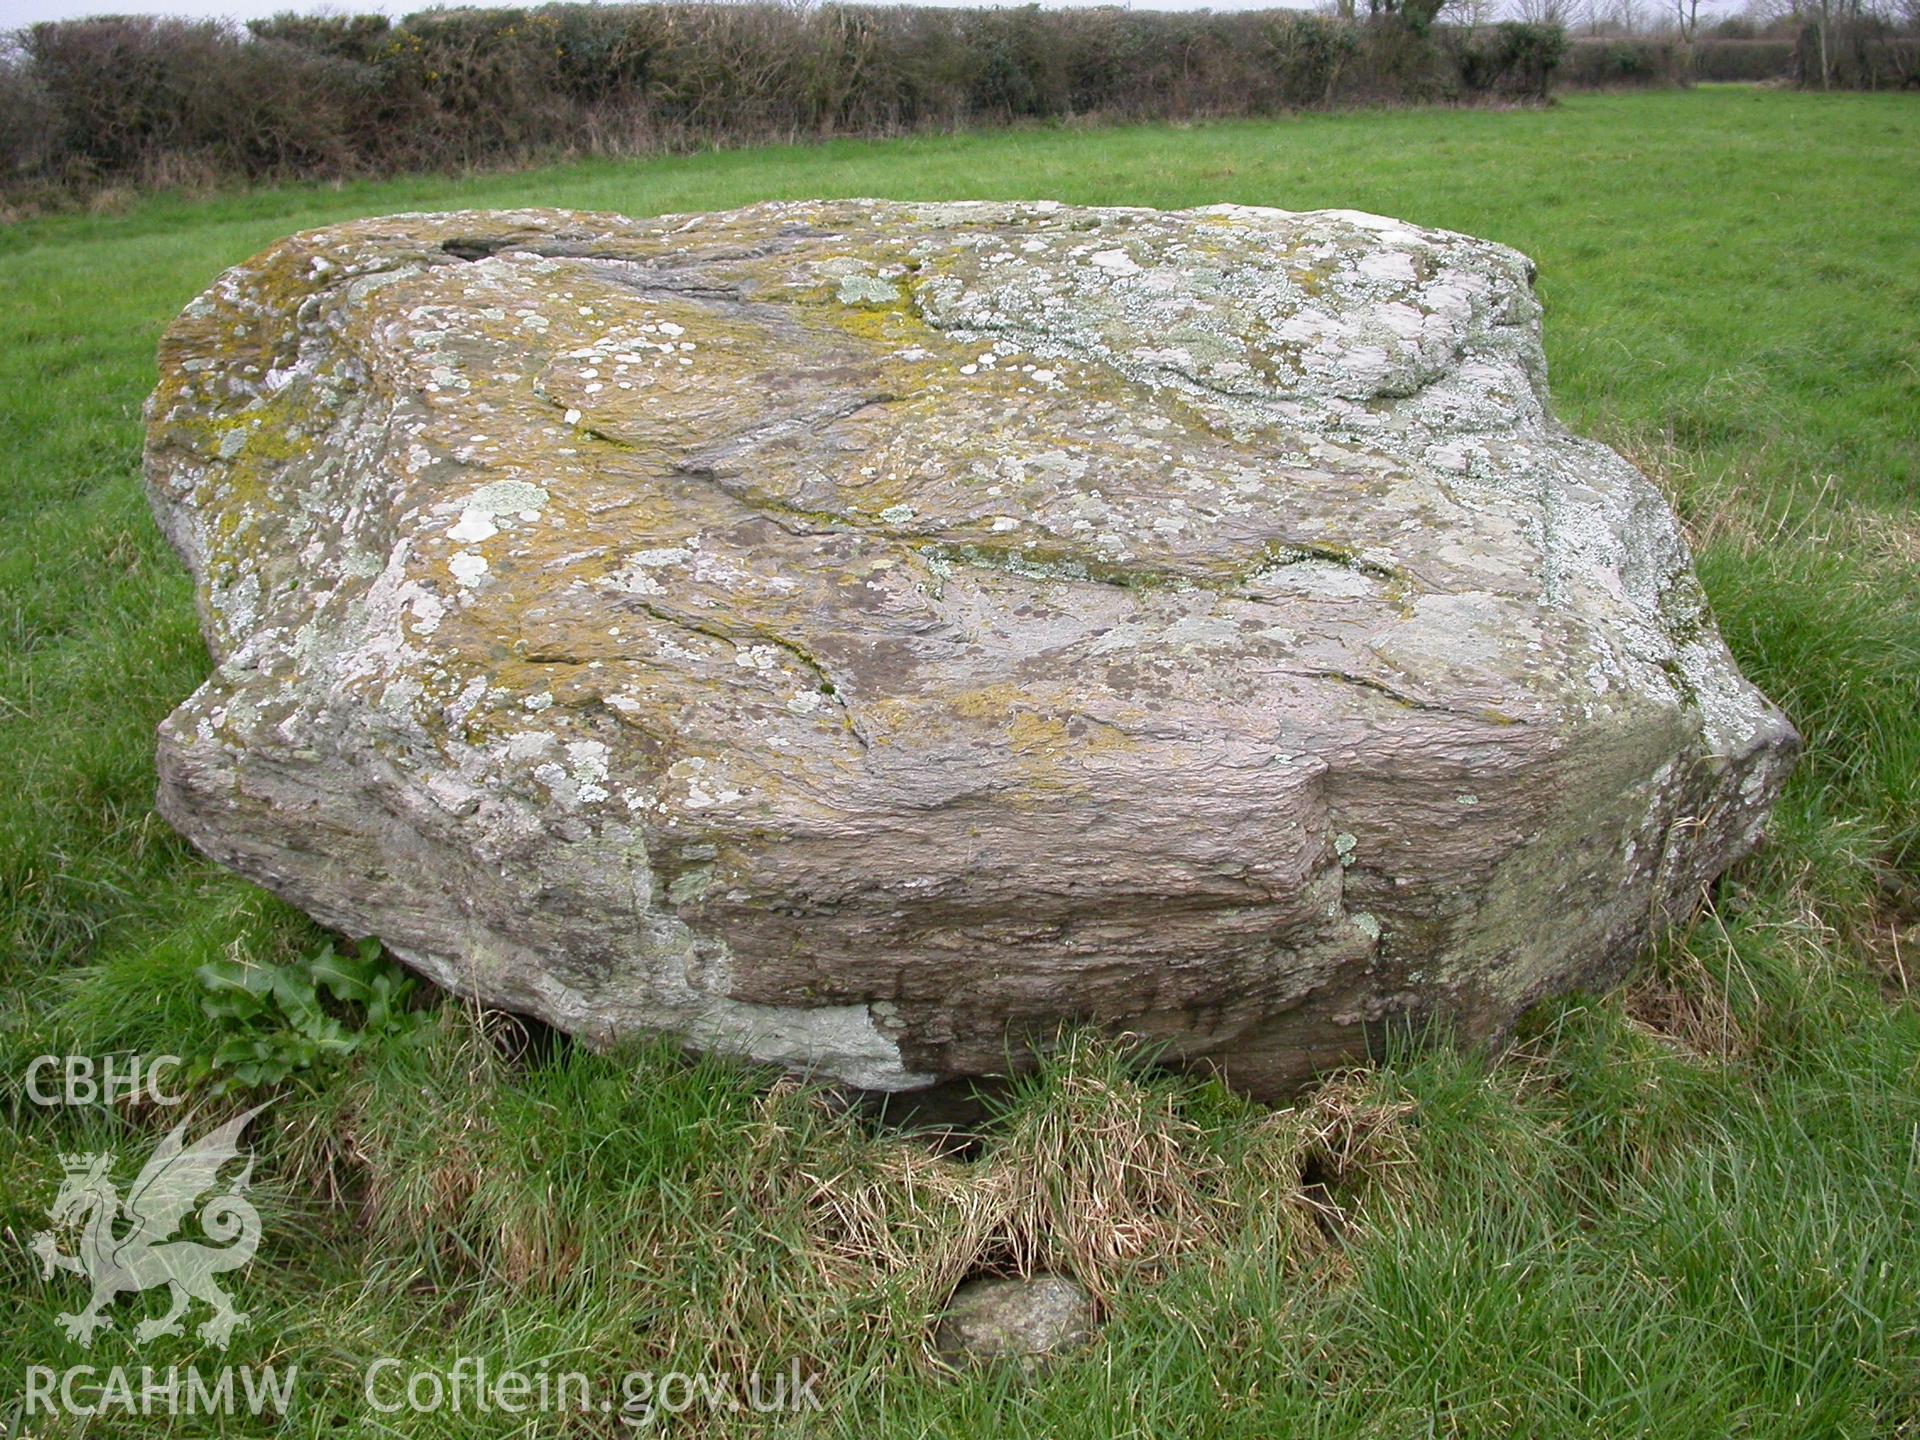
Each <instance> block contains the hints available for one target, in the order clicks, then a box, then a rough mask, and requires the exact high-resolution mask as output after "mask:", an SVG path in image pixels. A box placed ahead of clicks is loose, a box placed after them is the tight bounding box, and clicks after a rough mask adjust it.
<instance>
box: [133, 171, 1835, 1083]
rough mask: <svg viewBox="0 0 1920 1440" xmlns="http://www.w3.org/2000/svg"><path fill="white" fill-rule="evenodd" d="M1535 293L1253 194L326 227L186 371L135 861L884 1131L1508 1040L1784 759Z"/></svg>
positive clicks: (172, 390)
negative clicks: (1012, 1101) (766, 1080)
mask: <svg viewBox="0 0 1920 1440" xmlns="http://www.w3.org/2000/svg"><path fill="white" fill-rule="evenodd" d="M1531 278H1532V267H1531V265H1530V264H1529V262H1528V261H1527V260H1526V259H1525V258H1524V257H1522V256H1521V255H1519V254H1517V253H1515V252H1513V251H1511V250H1508V249H1504V248H1502V247H1500V246H1497V245H1493V244H1489V243H1486V242H1484V241H1479V240H1474V239H1470V238H1467V237H1464V236H1460V235H1454V234H1448V233H1444V232H1438V231H1432V230H1422V229H1416V228H1413V227H1411V226H1408V225H1404V224H1401V223H1399V222H1396V221H1393V220H1387V219H1382V218H1379V217H1375V216H1369V215H1361V214H1356V213H1351V212H1340V211H1329V212H1319V213H1311V214H1290V213H1287V212H1282V211H1272V210H1250V209H1242V208H1234V207H1215V208H1211V209H1206V210H1194V211H1186V212H1181V213H1177V214H1172V213H1161V212H1155V211H1148V210H1080V209H1072V208H1067V207H1063V206H1058V205H1051V204H1044V203H1041V204H1026V205H986V204H982V205H961V204H954V205H912V206H909V205H895V204H887V203H880V202H872V201H850V202H841V203H806V204H800V203H792V204H770V205H763V206H757V207H754V208H751V209H747V210H742V211H737V212H733V213H728V214H716V215H706V216H693V217H669V218H666V219H660V220H649V221H639V220H627V219H622V218H619V217H616V216H610V215H585V214H571V213H564V212H556V211H530V212H514V213H486V214H483V213H467V214H449V215H414V216H395V217H391V218H388V219H380V220H368V221H363V222H358V223H354V224H348V225H342V226H338V227H336V228H332V229H327V230H320V231H315V232H312V233H309V234H305V235H301V236H297V237H294V238H293V239H290V240H287V241H285V242H283V243H282V244H279V245H277V246H275V247H273V248H272V249H271V250H269V251H267V252H266V253H264V254H262V255H261V256H259V257H257V258H255V259H254V260H252V261H249V262H248V263H246V264H244V265H241V266H239V267H237V268H235V269H233V270H231V271H229V272H228V273H227V274H225V275H224V276H222V277H221V278H220V279H219V280H218V281H217V282H216V283H215V284H214V285H213V287H212V288H211V289H209V290H208V291H207V292H206V293H205V294H204V295H202V296H201V297H200V298H199V299H197V300H195V301H194V302H193V303H192V304H191V305H189V306H188V307H187V309H186V311H185V312H184V313H183V314H182V315H181V316H180V318H179V319H178V320H177V321H176V322H175V323H174V325H173V326H172V328H171V329H170V330H169V331H168V333H167V335H166V337H165V339H164V341H163V342H162V345H161V351H160V383H159V388H158V390H157V391H156V392H155V394H154V397H153V399H152V401H151V403H150V407H149V434H148V449H147V478H148V485H149V490H150V495H151V498H152V502H153V506H154V510H155V513H156V515H157V517H158V519H159V522H160V524H161V526H162V527H163V528H164V529H165V531H166V533H167V535H168V537H169V538H170V539H171V540H172V542H173V544H174V545H175V547H176V548H177V549H178V551H179V552H180V554H181V555H182V556H183V557H184V558H185V560H186V562H187V564H188V565H189V566H190V567H191V569H192V571H193V575H194V579H195V582H196V590H197V595H198V603H199V606H200V613H201V617H202V621H203V625H204V629H205V633H206V637H207V642H208V645H209V647H210V648H211V650H212V652H213V656H214V659H215V661H216V662H217V668H216V669H215V671H214V673H213V675H212V677H211V678H210V679H209V680H208V681H207V682H206V684H205V685H204V686H203V687H202V688H201V689H200V690H199V691H198V692H197V693H196V694H195V695H193V696H192V698H190V699H189V700H187V701H186V703H185V704H183V705H182V706H181V707H180V709H179V710H178V711H176V712H175V713H174V714H173V715H172V716H171V717H170V718H169V719H168V720H167V721H166V722H165V724H164V725H163V726H162V727H161V732H160V750H159V769H160V807H161V810H162V813H163V814H164V815H165V816H166V817H167V818H168V819H169V820H170V821H171V822H172V823H173V824H174V825H175V826H177V827H178V828H179V829H180V830H181V831H182V832H183V833H184V834H186V835H187V836H188V837H189V838H190V839H191V840H192V841H193V842H194V843H195V844H196V845H198V846H199V847H200V848H201V849H202V850H204V851H205V852H206V853H207V854H209V855H211V856H213V857H214V858H216V859H218V860H220V861H222V862H223V863H225V864H228V865H230V866H232V867H233V868H235V869H236V870H238V871H240V872H241V873H242V874H245V875H247V876H249V877H251V878H253V879H254V880H256V881H258V882H259V883H261V884H263V885H265V886H267V887H268V888H270V889H272V890H274V891H275V892H277V893H279V894H280V895H283V896H285V897H286V898H287V899H289V900H291V901H292V902H293V903H294V904H296V905H299V906H300V907H302V908H303V909H305V910H307V911H308V912H310V913H311V914H313V915H314V916H316V917H317V918H318V919H320V920H321V921H322V922H324V923H326V924H328V925H331V926H334V927H337V928H339V929H341V930H344V931H346V932H347V933H348V934H351V935H355V936H359V935H367V934H372V935H377V936H378V937H379V938H380V939H381V940H383V941H384V942H386V944H387V945H388V947H389V948H390V949H392V950H393V951H394V952H395V953H396V954H398V955H399V956H401V957H402V958H404V959H406V960H407V961H408V962H410V963H411V964H413V965H415V966H417V967H418V968H419V969H421V970H423V971H425V972H426V973H427V974H429V975H431V976H432V977H433V978H434V979H436V980H438V981H439V982H441V983H442V984H444V985H447V986H450V987H452V988H454V989H456V990H459V991H462V992H465V993H469V994H473V995H477V996H479V997H481V998H482V999H483V1000H485V1001H486V1002H488V1003H491V1004H494V1005H498V1006H502V1007H506V1008H510V1009H515V1010H520V1011H525V1012H532V1013H534V1014H537V1015H539V1016H541V1017H543V1018H545V1019H547V1020H549V1021H551V1022H553V1023H555V1024H557V1025H559V1026H561V1027H562V1028H564V1029H567V1030H569V1031H572V1032H575V1033H577V1034H580V1035H582V1036H585V1037H587V1038H588V1039H590V1040H593V1041H600V1040H608V1039H613V1038H617V1037H620V1036H623V1035H627V1034H632V1033H635V1032H667V1033H671V1034H674V1035H677V1036H680V1037H683V1038H684V1039H685V1040H686V1041H688V1042H689V1043H691V1044H694V1045H699V1046H708V1047H716V1048H720V1049H723V1050H726V1051H729V1052H733V1053H739V1054H744V1055H749V1056H753V1057H756V1058H759V1059H762V1060H768V1061H775V1062H780V1063H784V1064H788V1065H793V1066H799V1067H807V1068H811V1069H812V1070H813V1071H814V1072H815V1073H817V1074H820V1075H823V1076H825V1077H829V1078H834V1079H838V1080H841V1081H845V1082H848V1083H851V1084H854V1085H857V1086H862V1087H869V1088H876V1089H891V1090H906V1089H913V1088H916V1087H920V1086H924V1085H928V1084H931V1083H933V1082H936V1081H940V1080H946V1079H951V1078H953V1077H960V1076H970V1075H981V1074H988V1073H995V1072H1000V1071H1003V1070H1005V1069H1006V1068H1007V1066H1008V1064H1009V1062H1011V1063H1013V1064H1015V1065H1017V1064H1019V1063H1021V1061H1022V1059H1023V1057H1025V1056H1026V1055H1027V1054H1028V1053H1029V1050H1028V1048H1027V1047H1028V1045H1029V1042H1030V1041H1032V1040H1034V1039H1035V1037H1045V1036H1046V1035H1047V1034H1049V1033H1050V1032H1051V1031H1053V1030H1054V1029H1055V1028H1056V1027H1057V1026H1058V1024H1059V1023H1060V1022H1062V1021H1066V1020H1091V1021H1096V1022H1099V1023H1103V1024H1106V1025H1109V1026H1114V1027H1124V1028H1127V1029H1130V1030H1132V1031H1135V1032H1139V1033H1143V1034H1146V1035H1149V1036H1153V1037H1158V1038H1159V1039H1161V1040H1163V1041H1164V1042H1165V1044H1166V1047H1167V1053H1169V1054H1170V1055H1171V1056H1173V1057H1175V1058H1176V1059H1181V1060H1186V1061H1192V1062H1195V1063H1207V1064H1213V1065H1217V1066H1219V1067H1221V1068H1222V1069H1223V1070H1224V1071H1225V1073H1226V1075H1227V1078H1228V1079H1229V1080H1230V1081H1231V1082H1232V1083H1235V1084H1238V1085H1240V1086H1241V1087H1243V1088H1245V1089H1247V1090H1250V1091H1252V1092H1254V1093H1257V1094H1280V1093H1284V1092H1285V1091H1286V1090H1287V1089H1288V1088H1289V1087H1290V1086H1293V1085H1294V1084H1296V1083H1297V1082H1298V1081H1300V1080H1301V1079H1303V1078H1304V1077H1305V1076H1307V1075H1308V1074H1309V1073H1311V1072H1312V1071H1313V1070H1314V1069H1316V1068H1317V1067H1321V1066H1325V1065H1328V1064H1331V1063H1335V1062H1339V1061H1343V1060H1347V1059H1351V1058H1354V1057H1357V1056H1360V1055H1363V1054H1364V1053H1365V1052H1366V1050H1367V1049H1368V1047H1369V1045H1370V1044H1371V1043H1373V1042H1375V1041H1377V1039H1378V1038H1379V1036H1380V1034H1381V1033H1382V1029H1383V1027H1386V1026H1389V1025H1398V1024H1413V1025H1420V1024H1423V1023H1425V1022H1427V1021H1430V1020H1431V1021H1439V1022H1442V1023H1443V1024H1445V1025H1447V1026H1450V1027H1451V1028H1452V1029H1453V1030H1454V1031H1455V1033H1457V1034H1458V1035H1460V1036H1461V1037H1463V1038H1465V1039H1468V1040H1477V1039H1486V1038H1493V1037H1497V1036H1498V1035H1499V1034H1500V1033H1501V1032H1502V1031H1503V1030H1504V1028H1505V1027H1507V1026H1508V1025H1509V1024H1510V1023H1511V1021H1512V1020H1513V1019H1514V1018H1515V1017H1516V1015H1517V1014H1518V1013H1519V1012H1520V1011H1521V1010H1522V1009H1523V1008H1524V1007H1525V1006H1527V1005H1528V1004H1530V1003H1531V1002H1533V1001H1534V1000H1536V999H1538V998H1540V997H1541V996H1543V995H1545V994H1548V993H1550V992H1554V991H1558V990H1562V989H1565V988H1567V987H1569V986H1573V985H1576V984H1584V983H1598V982H1605V981H1607V980H1609V979H1611V978H1613V977H1616V976H1618V975H1619V974H1620V973H1621V972H1622V971H1623V970H1624V969H1625V967H1626V966H1627V965H1628V964H1629V962H1630V961H1631V960H1632V958H1633V957H1634V955H1635V954H1636V953H1637V952H1638V951H1639V950H1640V949H1641V947H1642V946H1643V944H1644V943H1645V942H1646V940H1647V938H1648V936H1649V934H1650V932H1651V931H1652V929H1653V928H1654V927H1656V926H1658V925H1659V924H1660V923H1662V921H1663V918H1664V917H1667V916H1669V915H1671V914H1674V913H1675V912H1677V911H1678V910H1680V909H1683V908H1685V907H1687V906H1688V905H1690V904H1691V903H1692V900H1693V897H1695V896H1696V895H1697V893H1698V890H1699V887H1700V885H1701V884H1702V883H1703V882H1704V881H1707V880H1709V879H1711V878H1712V877H1713V876H1714V875H1716V874H1717V873H1718V872H1719V871H1720V870H1721V869H1722V868H1723V867H1724V866H1725V865H1727V864H1728V863H1729V862H1730V861H1731V860H1733V859H1734V858H1736V857H1737V856H1739V855H1740V854H1741V853H1743V852H1744V851H1745V850H1746V849H1748V848H1749V847H1750V846H1751V845H1752V844H1753V843H1754V841H1755V839H1756V837H1757V834H1758V832H1759V829H1760V826H1761V824H1762V822H1763V820H1764V818H1765V816H1766V813H1767V810H1768V807H1769V805H1770V804H1771V802H1772V800H1773V797H1774V795H1775V793H1776V791H1777V789H1778V787H1779V784H1780V782H1781V779H1782V776H1783V774H1784V772H1785V770H1786V768H1787V766H1788V765H1789V764H1790V762H1791V758H1792V755H1793V752H1794V750H1795V748H1796V746H1797V738H1796V737H1795V736H1794V734H1793V731H1792V729H1791V727H1790V726H1789V725H1788V724H1787V723H1786V721H1785V720H1784V719H1783V718H1782V717H1781V715H1780V714H1779V713H1778V712H1777V711H1776V710H1775V709H1774V708H1773V707H1772V706H1771V705H1769V704H1768V703H1767V702H1766V700H1765V699H1764V698H1763V697H1762V696H1761V695H1760V694H1759V693H1758V692H1756V691H1755V690H1754V689H1753V688H1752V687H1751V686H1750V685H1748V684H1747V683H1746V682H1745V681H1744V680H1743V679H1742V678H1741V676H1740V675H1739V674H1738V672H1737V671H1736V670H1735V668H1734V665H1733V663H1732V661H1731V659H1730V658H1729V656H1728V654H1727V651H1726V649H1725V647H1724V646H1723V645H1722V643H1721V641H1720V637H1719V635H1718V634H1717V633H1716V631H1715V629H1714V627H1713V624H1712V622H1711V620H1710V618H1709V617H1708V615H1707V612H1706V610H1705V607H1704V604H1703V601H1702V598H1701V594H1700V590H1699V587H1698V585H1697V584H1696V582H1695V580H1694V578H1693V575H1692V573H1691V569H1690V564H1689V560H1688V556H1687V554H1686V551H1685V549H1684V546H1683V544H1682V542H1681V539H1680V536H1679V534H1678V530H1677V527H1676V525H1675V522H1674V519H1673V517H1672V515H1671V514H1670V513H1669V511H1668V509H1667V507H1666V506H1665V504H1664V503H1663V502H1662V500H1661V498H1660V496H1659V495H1658V493H1657V492H1656V491H1655V490H1654V488H1653V487H1652V486H1651V485H1650V484H1648V482H1647V481H1646V480H1645V479H1644V478H1642V477H1641V476H1640V475H1639V474H1638V473H1637V472H1636V471H1635V470H1634V469H1633V468H1632V467H1631V466H1630V465H1628V464H1627V463H1626V462H1625V461H1623V460H1622V459H1620V458H1619V457H1618V456H1616V455H1614V454H1613V453H1612V452H1611V451H1609V450H1607V449H1605V448H1603V447H1601V446H1599V445H1596V444H1593V443H1591V442H1588V441H1584V440H1580V439H1577V438H1575V437H1574V436H1572V435H1570V434H1568V433H1567V432H1566V431H1565V430H1564V429H1562V428H1561V427H1560V426H1559V425H1558V424H1557V423H1556V422H1555V421H1554V420H1553V419H1552V418H1551V416H1550V414H1549V411H1548V408H1547V388H1546V376H1545V366H1544V361H1543V358H1542V352H1541V346H1540V331H1539V324H1540V310H1539V306H1538V304H1537V303H1536V301H1535V299H1534V296H1533V293H1532V289H1531Z"/></svg>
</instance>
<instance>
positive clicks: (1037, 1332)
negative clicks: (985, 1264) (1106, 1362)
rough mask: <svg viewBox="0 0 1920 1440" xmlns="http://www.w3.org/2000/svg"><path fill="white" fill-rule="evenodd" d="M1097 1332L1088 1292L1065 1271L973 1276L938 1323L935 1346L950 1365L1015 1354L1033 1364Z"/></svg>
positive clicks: (1021, 1361) (1020, 1361)
mask: <svg viewBox="0 0 1920 1440" xmlns="http://www.w3.org/2000/svg"><path fill="white" fill-rule="evenodd" d="M1092 1337H1093V1301H1092V1300H1090V1299H1089V1298H1088V1297H1087V1292H1086V1291H1085V1290H1082V1289H1081V1288H1080V1287H1079V1286H1078V1285H1076V1284H1075V1283H1074V1282H1073V1281H1071V1280H1069V1279H1067V1278H1066V1277H1065V1276H1064V1275H1036V1276H1034V1277H1033V1278H1032V1279H1031V1280H1015V1279H1006V1280H999V1279H982V1280H969V1281H967V1282H966V1283H965V1284H964V1285H962V1286H961V1287H960V1288H959V1289H958V1290H956V1291H954V1292H953V1299H952V1300H951V1301H950V1302H949V1304H948V1308H947V1313H946V1314H945V1315H943V1316H942V1317H941V1318H940V1323H939V1325H938V1326H936V1327H935V1329H934V1334H933V1348H934V1350H935V1351H936V1352H937V1353H938V1354H939V1355H940V1358H941V1359H943V1360H945V1361H946V1362H947V1363H948V1364H949V1365H955V1366H961V1365H979V1364H985V1363H990V1362H992V1361H996V1360H1012V1361H1014V1362H1016V1363H1018V1364H1019V1365H1020V1366H1021V1367H1022V1368H1024V1369H1029V1370H1033V1369H1038V1368H1039V1367H1040V1366H1041V1365H1042V1364H1044V1363H1045V1362H1046V1361H1047V1360H1048V1359H1049V1358H1051V1357H1052V1356H1055V1355H1058V1354H1061V1353H1062V1352H1064V1351H1067V1350H1072V1349H1075V1348H1077V1347H1079V1346H1081V1345H1084V1344H1086V1343H1087V1341H1088V1340H1090V1339H1091V1338H1092Z"/></svg>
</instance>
